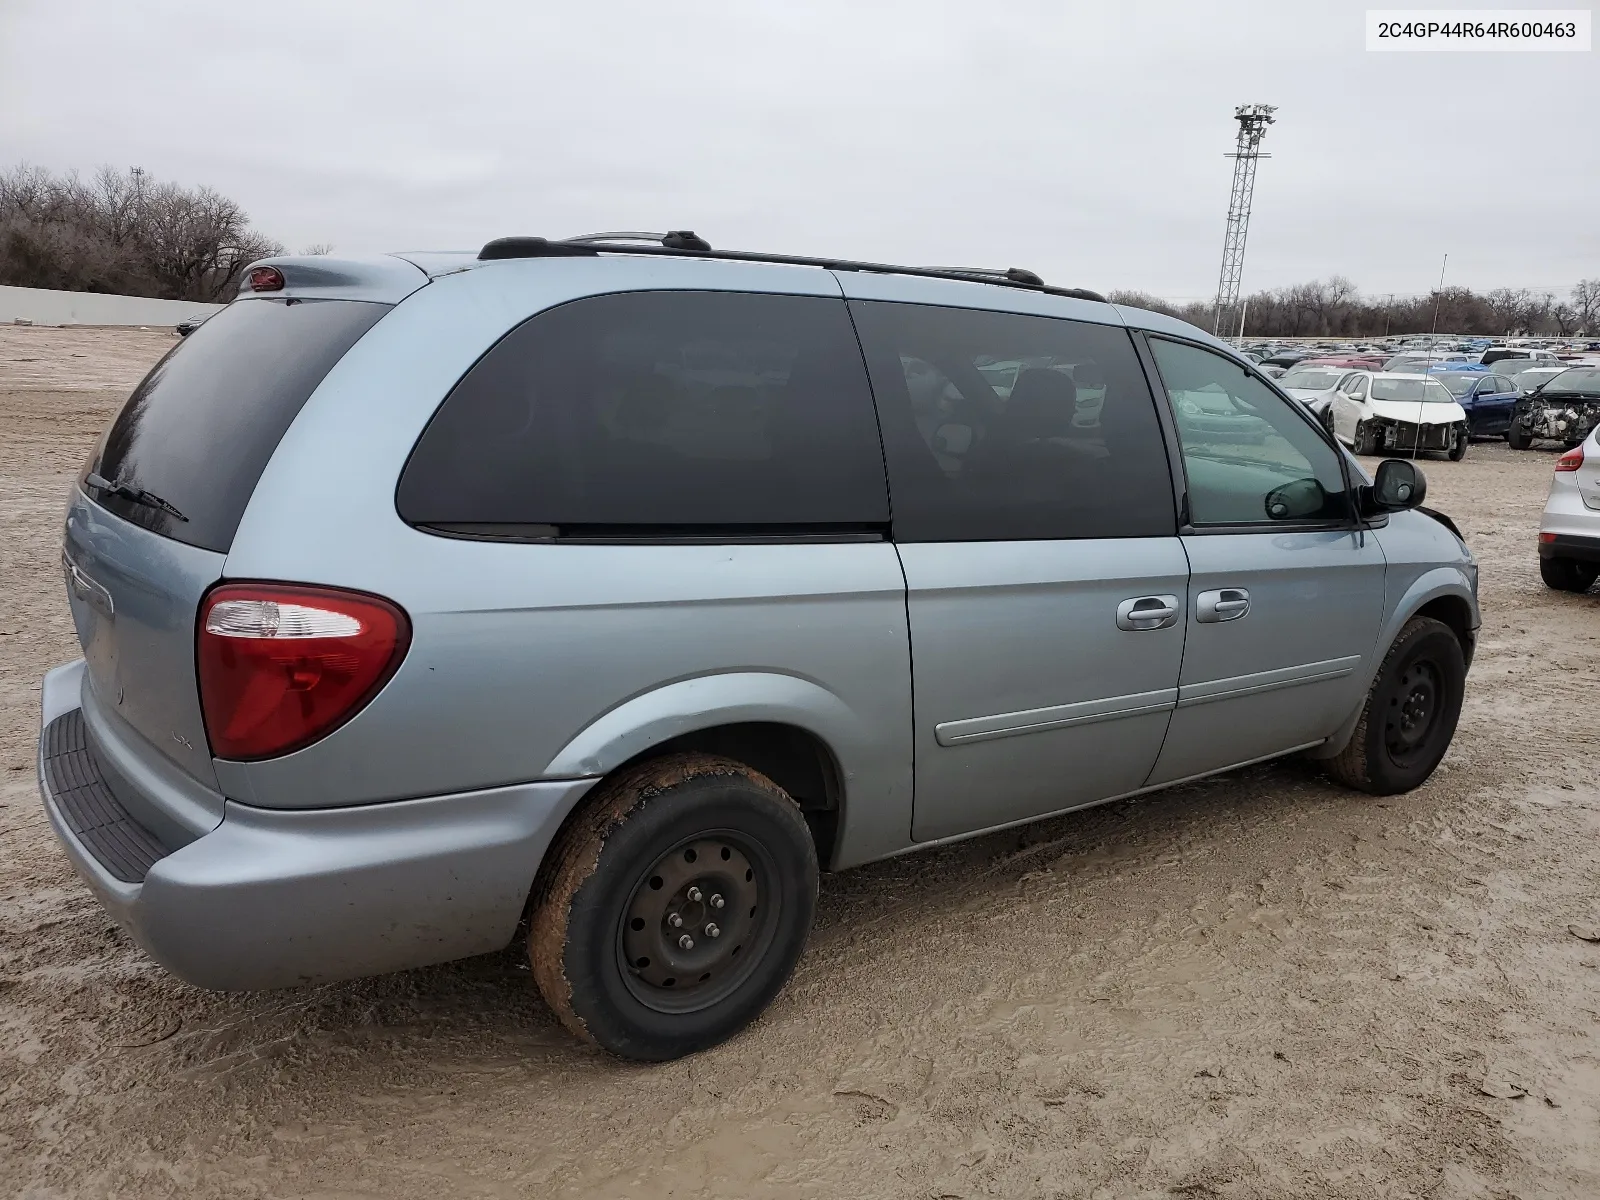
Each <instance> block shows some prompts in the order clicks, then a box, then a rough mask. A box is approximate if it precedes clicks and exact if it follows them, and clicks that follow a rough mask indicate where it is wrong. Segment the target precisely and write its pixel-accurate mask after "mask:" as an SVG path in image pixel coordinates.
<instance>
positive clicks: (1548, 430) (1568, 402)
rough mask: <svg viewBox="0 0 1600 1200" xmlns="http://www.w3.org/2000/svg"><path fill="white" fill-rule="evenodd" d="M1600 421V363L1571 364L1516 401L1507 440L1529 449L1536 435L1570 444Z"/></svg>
mask: <svg viewBox="0 0 1600 1200" xmlns="http://www.w3.org/2000/svg"><path fill="white" fill-rule="evenodd" d="M1596 425H1600V367H1572V368H1570V369H1569V370H1566V371H1563V372H1561V374H1559V375H1557V376H1555V377H1554V378H1552V379H1549V380H1546V381H1545V382H1544V383H1542V384H1540V385H1539V386H1538V387H1537V388H1535V389H1534V390H1533V391H1532V392H1530V393H1529V394H1528V395H1526V396H1524V397H1523V398H1522V399H1521V400H1518V401H1517V407H1516V412H1515V414H1514V415H1513V416H1512V418H1511V430H1510V432H1509V433H1508V435H1507V440H1508V441H1509V442H1510V443H1511V448H1512V449H1513V450H1526V449H1527V448H1528V447H1529V446H1531V445H1533V443H1534V440H1535V439H1536V438H1549V439H1550V440H1552V441H1557V442H1560V443H1561V444H1562V445H1563V446H1565V447H1567V448H1569V449H1570V448H1571V447H1573V446H1576V445H1578V444H1579V443H1580V442H1582V441H1583V439H1584V438H1586V437H1588V436H1589V433H1590V431H1591V430H1592V429H1594V427H1595V426H1596Z"/></svg>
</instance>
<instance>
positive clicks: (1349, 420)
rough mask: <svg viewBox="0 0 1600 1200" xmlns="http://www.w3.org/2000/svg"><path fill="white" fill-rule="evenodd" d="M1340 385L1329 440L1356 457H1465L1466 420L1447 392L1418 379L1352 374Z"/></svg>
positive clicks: (1436, 383) (1394, 374) (1424, 378)
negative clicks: (1431, 453) (1426, 453)
mask: <svg viewBox="0 0 1600 1200" xmlns="http://www.w3.org/2000/svg"><path fill="white" fill-rule="evenodd" d="M1352 375H1354V376H1355V378H1354V379H1350V380H1343V381H1341V385H1342V386H1341V387H1340V389H1338V390H1336V391H1335V392H1334V394H1333V397H1332V402H1331V403H1330V404H1329V405H1328V412H1329V414H1330V418H1331V420H1332V422H1333V424H1332V429H1333V434H1334V436H1335V437H1337V438H1338V439H1339V440H1340V441H1341V442H1344V443H1345V444H1346V445H1348V446H1349V447H1350V448H1351V449H1352V450H1354V451H1355V452H1356V453H1357V454H1399V453H1407V454H1409V453H1410V452H1412V451H1413V450H1440V451H1443V452H1444V453H1446V454H1448V455H1449V456H1450V457H1451V458H1452V459H1453V460H1455V461H1458V462H1459V461H1460V460H1461V459H1462V458H1464V457H1466V453H1467V442H1468V433H1467V414H1466V410H1465V409H1463V408H1462V407H1461V405H1459V404H1457V403H1456V398H1455V396H1453V395H1451V393H1450V389H1449V388H1447V387H1445V386H1444V384H1442V383H1440V382H1439V381H1438V380H1437V379H1433V378H1430V377H1429V376H1427V375H1421V374H1400V373H1398V372H1392V371H1354V372H1352Z"/></svg>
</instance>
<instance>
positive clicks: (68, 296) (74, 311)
mask: <svg viewBox="0 0 1600 1200" xmlns="http://www.w3.org/2000/svg"><path fill="white" fill-rule="evenodd" d="M221 307H222V305H220V304H191V303H190V302H188V301H186V300H151V299H148V298H147V297H144V296H110V295H107V294H105V293H104V292H54V291H48V290H46V289H45V288H25V287H0V324H5V325H10V324H12V323H13V322H14V321H17V320H18V319H21V320H23V321H31V322H33V324H35V325H167V326H171V325H176V324H177V323H178V322H179V321H181V320H183V319H184V318H185V317H190V316H196V315H198V314H200V313H208V312H215V311H216V310H217V309H219V308H221Z"/></svg>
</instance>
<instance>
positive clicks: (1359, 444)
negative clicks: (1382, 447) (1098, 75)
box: [1352, 421, 1378, 454]
mask: <svg viewBox="0 0 1600 1200" xmlns="http://www.w3.org/2000/svg"><path fill="white" fill-rule="evenodd" d="M1354 441H1355V444H1354V446H1353V447H1352V448H1353V449H1354V450H1355V452H1356V453H1357V454H1376V453H1377V452H1378V431H1377V430H1376V429H1374V428H1372V426H1371V425H1369V424H1368V423H1367V422H1365V421H1362V422H1361V423H1360V424H1359V425H1357V426H1356V436H1355V439H1354Z"/></svg>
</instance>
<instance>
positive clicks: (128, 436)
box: [89, 300, 389, 553]
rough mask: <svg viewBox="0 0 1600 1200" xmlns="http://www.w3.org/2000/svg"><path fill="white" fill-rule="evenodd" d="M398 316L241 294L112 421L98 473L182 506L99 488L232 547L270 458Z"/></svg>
mask: <svg viewBox="0 0 1600 1200" xmlns="http://www.w3.org/2000/svg"><path fill="white" fill-rule="evenodd" d="M388 311H389V306H388V305H386V304H368V303H362V302H358V301H353V300H297V301H294V302H293V303H290V302H288V301H283V300H241V301H237V302H235V303H233V304H230V305H229V306H228V307H227V308H224V309H223V310H222V311H221V312H219V313H217V315H216V316H214V317H212V318H211V319H210V320H209V321H207V322H206V323H205V324H204V325H202V326H201V327H200V328H199V329H197V330H195V331H194V332H193V333H191V334H190V335H189V336H188V337H187V338H185V339H184V340H183V341H181V342H179V343H178V344H177V345H176V346H174V347H173V348H172V349H171V350H170V351H168V352H167V355H166V357H164V358H163V359H162V360H161V361H160V362H158V363H157V364H156V365H155V367H154V368H153V369H152V370H151V371H150V373H149V374H148V375H146V376H145V377H144V380H143V381H142V382H141V383H140V384H139V386H138V387H136V388H134V390H133V394H132V395H131V396H129V397H128V402H127V404H125V405H124V406H123V408H122V411H121V412H120V413H119V414H118V415H117V419H116V420H115V421H114V422H113V423H112V425H111V429H110V431H109V432H108V433H107V434H106V439H105V443H104V445H103V446H102V447H101V449H100V451H99V452H98V454H97V455H96V457H95V459H94V460H93V461H91V463H90V465H89V470H90V471H92V472H95V473H97V474H99V475H101V476H103V477H105V478H106V479H108V480H110V481H111V482H113V483H123V484H130V485H132V486H133V487H136V488H140V489H142V490H144V491H146V492H149V493H152V494H153V495H155V496H159V497H160V498H161V499H162V500H164V501H166V502H167V503H168V504H170V505H171V506H172V507H174V508H176V509H177V510H178V511H179V512H181V513H182V514H183V515H184V517H186V518H187V520H179V519H178V518H177V517H175V516H172V515H170V514H169V513H166V512H164V511H162V510H160V509H158V508H154V507H151V506H149V505H146V504H139V503H136V502H134V501H132V500H128V499H125V498H123V497H121V496H113V495H108V494H103V493H100V492H97V491H93V490H91V491H90V495H92V496H94V497H95V499H96V500H97V501H98V502H99V503H100V504H102V505H103V506H104V507H106V508H107V509H109V510H110V511H112V512H114V513H116V514H117V515H118V516H120V517H123V518H125V519H127V520H129V521H132V522H134V523H135V524H138V525H143V526H144V527H145V528H147V529H151V530H154V531H155V532H156V533H159V534H162V535H164V536H166V537H170V538H173V539H175V540H176V541H180V542H187V543H189V545H191V546H200V547H203V548H204V549H206V550H215V551H217V552H219V553H226V552H227V550H228V547H229V546H230V545H231V544H232V543H233V535H234V532H235V531H236V530H237V529H238V527H239V518H240V517H242V516H243V515H244V509H245V505H246V504H247V503H249V500H250V494H251V493H252V492H253V491H255V487H256V483H257V481H258V480H259V479H260V478H261V472H262V471H264V470H265V469H266V466H267V460H268V459H269V458H271V457H272V452H273V451H274V450H275V449H277V446H278V442H279V441H280V440H281V439H282V437H283V435H284V432H285V431H286V430H287V429H288V428H289V425H290V423H291V422H292V421H293V420H294V418H295V416H296V414H298V413H299V411H300V409H301V408H302V407H303V406H304V405H305V402H306V400H307V399H308V398H309V397H310V396H311V393H312V392H314V391H315V390H316V388H317V385H318V384H319V383H321V382H322V378H323V376H324V375H326V374H327V373H328V372H329V371H330V370H331V369H332V368H333V364H334V363H336V362H338V361H339V359H340V358H342V357H343V356H344V353H345V351H347V350H349V349H350V347H351V346H353V345H355V343H356V341H357V340H358V339H359V338H360V337H361V335H362V334H364V333H366V331H367V330H369V329H371V328H372V326H373V325H374V324H375V323H376V322H377V320H378V318H379V317H381V316H383V314H384V313H386V312H388Z"/></svg>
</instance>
